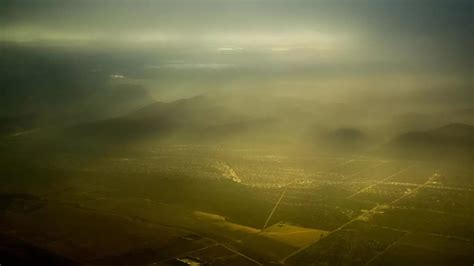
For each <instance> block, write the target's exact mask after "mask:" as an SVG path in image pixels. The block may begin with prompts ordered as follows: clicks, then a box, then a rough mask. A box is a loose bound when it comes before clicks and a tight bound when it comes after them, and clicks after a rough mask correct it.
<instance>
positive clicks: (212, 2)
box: [0, 0, 474, 107]
mask: <svg viewBox="0 0 474 266" xmlns="http://www.w3.org/2000/svg"><path fill="white" fill-rule="evenodd" d="M473 5H474V4H473V2H472V1H471V0H418V1H410V0H377V1H376V0H372V1H369V0H360V1H351V0H332V1H322V0H312V1H310V0H291V1H290V0H155V1H151V0H134V1H132V0H100V1H92V0H78V1H64V0H44V1H39V0H6V1H2V5H1V7H0V14H1V16H0V27H1V31H2V34H1V36H0V41H1V42H2V43H3V44H4V45H5V47H8V48H10V47H12V46H13V47H17V46H18V47H23V48H25V47H26V48H25V49H31V50H35V51H36V53H39V54H47V55H49V54H54V53H58V51H60V52H61V55H63V56H64V57H65V59H63V62H66V63H71V64H75V63H76V62H77V60H76V59H77V56H73V57H71V54H76V55H77V54H82V55H87V56H88V58H89V59H87V60H88V61H87V60H85V59H81V60H82V61H84V60H85V61H87V62H86V63H84V65H81V66H82V67H84V68H89V70H90V71H92V72H93V71H96V70H97V71H101V72H102V73H103V74H102V75H103V77H105V78H108V79H111V80H113V82H119V83H120V82H128V83H130V82H132V83H137V84H140V86H144V87H146V89H147V90H149V91H150V93H151V94H152V95H153V97H155V98H156V99H158V100H164V101H170V100H175V99H178V98H183V97H189V96H192V95H195V94H199V93H203V92H208V91H213V90H224V89H225V90H242V91H245V90H256V89H260V90H268V91H271V92H272V93H273V94H276V95H284V96H288V95H289V96H292V97H304V98H306V97H314V98H318V99H323V100H327V101H336V102H337V101H352V100H353V99H358V100H360V101H362V102H363V101H369V102H374V101H377V100H378V99H383V100H384V101H387V100H388V99H392V98H395V99H398V100H399V101H401V102H403V101H408V100H409V99H411V100H414V101H415V102H417V101H420V104H421V103H423V104H424V105H428V106H429V105H433V106H437V105H439V104H445V105H448V106H467V107H472V102H473V100H474V96H473V93H472V89H473V88H472V87H473V86H472V84H473V83H472V76H473V66H472V64H473V63H472V62H473V61H474V56H473V49H472V47H474V45H473V44H474V41H473V38H474V37H473V36H474V34H473V33H474V32H473V31H474V19H473V16H474V15H473ZM6 50H7V49H4V51H6ZM38 51H39V52H38ZM65 51H66V52H65ZM74 58H76V59H74ZM100 60H102V61H100ZM46 61H48V60H46ZM82 61H81V64H82V63H83V62H82Z"/></svg>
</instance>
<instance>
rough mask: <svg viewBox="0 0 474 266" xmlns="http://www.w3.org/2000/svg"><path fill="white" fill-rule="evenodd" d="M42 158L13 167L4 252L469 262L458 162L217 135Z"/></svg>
mask: <svg viewBox="0 0 474 266" xmlns="http://www.w3.org/2000/svg"><path fill="white" fill-rule="evenodd" d="M250 154H251V155H250ZM191 158H194V159H191ZM217 158H219V159H217ZM16 163H17V164H22V163H24V162H21V161H18V162H16ZM42 163H43V164H42V165H41V167H39V166H38V165H36V164H26V163H24V164H25V165H24V167H22V168H18V167H16V168H15V169H13V168H12V167H10V166H9V165H6V164H5V165H4V166H5V167H4V168H2V170H1V171H2V174H9V175H12V176H15V177H18V179H13V178H12V180H11V181H9V182H6V183H5V185H4V186H2V188H0V191H2V194H0V215H1V218H2V219H1V222H0V229H1V231H0V233H1V235H2V238H1V241H2V243H5V244H3V246H5V248H2V249H1V250H0V252H1V254H2V256H5V258H8V257H11V258H15V254H18V253H19V252H22V251H24V250H25V249H26V250H31V249H33V248H34V249H38V250H39V251H38V252H35V254H37V256H42V257H45V258H48V260H49V261H51V265H66V264H71V265H74V264H83V265H130V263H132V264H134V265H181V264H180V263H184V262H186V261H187V262H189V263H191V262H193V263H208V264H210V265H267V264H287V265H387V264H389V265H399V264H397V263H408V264H412V263H416V264H426V265H432V264H436V262H439V263H441V264H448V263H451V262H453V263H455V264H458V265H462V263H467V262H469V261H470V260H473V256H474V255H473V254H474V253H473V252H471V251H472V250H473V249H472V247H473V246H472V243H473V240H474V227H473V224H474V223H473V222H472V221H473V220H472V219H473V209H472V204H471V203H472V200H473V197H474V190H473V189H472V188H470V187H466V186H463V182H464V179H463V177H464V176H463V175H462V174H465V172H460V171H459V170H457V171H454V170H453V169H449V168H446V169H444V168H432V166H431V165H429V164H426V163H414V162H413V161H402V160H398V161H393V160H379V159H377V158H370V157H363V158H361V157H352V158H341V157H331V156H307V157H305V156H302V155H299V156H292V155H287V154H286V155H284V154H274V153H271V152H270V151H267V152H265V151H258V152H256V151H245V150H244V151H243V150H228V151H224V150H222V149H215V148H212V147H207V148H202V147H200V148H199V149H197V148H196V147H177V148H175V149H173V148H172V147H166V149H164V148H163V149H155V150H151V151H146V152H142V153H137V155H135V156H129V157H123V156H120V155H119V154H117V155H114V156H110V157H101V158H100V159H98V160H91V159H90V158H81V157H80V156H77V155H76V156H69V157H68V156H64V157H61V158H58V159H56V160H52V159H49V160H48V161H43V162H42ZM22 169H23V170H22ZM32 171H34V172H35V173H39V175H37V176H35V178H33V177H29V176H28V172H32ZM460 173H461V174H460ZM450 175H453V179H450V178H449V176H450ZM30 179H31V180H32V181H33V184H35V185H34V186H32V185H31V184H32V183H30V182H25V181H26V180H30ZM35 180H36V181H35ZM35 182H37V183H35ZM38 184H41V185H38ZM454 247H456V248H454ZM400 253H403V254H408V255H406V256H405V255H403V256H401V255H400ZM341 254H342V255H341ZM424 254H431V255H430V256H429V257H430V260H427V261H423V260H424V259H425V257H426V255H424ZM399 257H403V259H398V258H399ZM435 258H441V259H442V260H437V259H435ZM34 259H35V258H24V260H25V261H28V260H34ZM12 260H13V259H12ZM390 263H391V264H390ZM453 265H454V264H453Z"/></svg>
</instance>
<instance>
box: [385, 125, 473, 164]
mask: <svg viewBox="0 0 474 266" xmlns="http://www.w3.org/2000/svg"><path fill="white" fill-rule="evenodd" d="M383 150H384V153H385V154H388V155H390V156H397V157H405V158H409V159H444V158H454V159H469V158H472V156H473V155H474V127H473V126H471V125H467V124H458V123H456V124H449V125H445V126H442V127H439V128H435V129H432V130H428V131H413V132H407V133H404V134H401V135H399V136H398V137H396V138H395V139H393V140H392V141H390V142H389V143H388V144H387V145H386V146H385V147H384V148H383Z"/></svg>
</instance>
